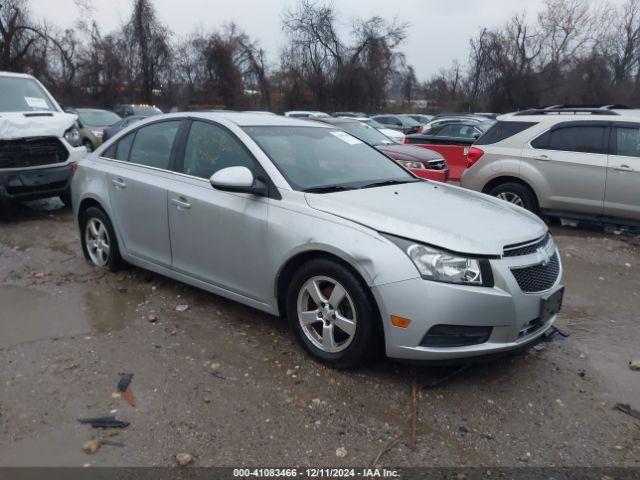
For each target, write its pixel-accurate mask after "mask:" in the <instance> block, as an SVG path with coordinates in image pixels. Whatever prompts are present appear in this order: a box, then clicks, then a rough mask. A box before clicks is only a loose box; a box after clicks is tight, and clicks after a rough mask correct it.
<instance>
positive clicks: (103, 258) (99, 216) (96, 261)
mask: <svg viewBox="0 0 640 480" xmlns="http://www.w3.org/2000/svg"><path fill="white" fill-rule="evenodd" d="M81 218H82V221H81V225H80V238H81V241H82V252H83V253H84V256H85V258H86V259H87V260H88V261H89V262H90V263H91V264H92V265H94V266H96V267H100V268H105V269H107V270H109V271H110V272H115V271H118V270H120V269H121V268H122V267H123V266H124V261H123V260H122V257H121V256H120V248H119V247H118V239H117V238H116V234H115V231H114V230H113V225H112V224H111V221H110V220H109V217H107V214H106V213H104V211H102V210H101V209H99V208H97V207H89V208H87V210H85V211H84V213H83V214H82V217H81Z"/></svg>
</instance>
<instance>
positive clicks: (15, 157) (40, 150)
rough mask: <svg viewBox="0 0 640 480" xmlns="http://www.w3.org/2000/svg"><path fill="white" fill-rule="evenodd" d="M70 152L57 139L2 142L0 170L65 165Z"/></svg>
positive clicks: (0, 147) (42, 138) (23, 139)
mask: <svg viewBox="0 0 640 480" xmlns="http://www.w3.org/2000/svg"><path fill="white" fill-rule="evenodd" d="M68 158H69V152H68V151H67V149H66V148H64V145H62V143H61V142H60V140H58V139H57V138H55V137H40V138H27V139H25V138H22V139H19V140H4V141H0V169H2V168H26V167H39V166H41V165H55V164H57V163H64V162H66V161H67V159H68Z"/></svg>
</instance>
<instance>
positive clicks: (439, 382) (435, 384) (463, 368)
mask: <svg viewBox="0 0 640 480" xmlns="http://www.w3.org/2000/svg"><path fill="white" fill-rule="evenodd" d="M469 367H471V364H470V363H465V364H464V365H462V366H460V367H458V368H456V369H455V370H452V371H451V372H449V373H448V374H446V375H444V376H443V377H440V378H439V379H437V380H434V381H433V382H431V383H429V384H428V385H425V386H424V388H425V389H427V390H428V389H431V388H436V387H439V386H440V385H442V384H444V383H447V382H448V381H449V380H451V379H452V378H454V377H457V376H458V375H460V374H461V373H462V372H465V371H466V370H468V369H469Z"/></svg>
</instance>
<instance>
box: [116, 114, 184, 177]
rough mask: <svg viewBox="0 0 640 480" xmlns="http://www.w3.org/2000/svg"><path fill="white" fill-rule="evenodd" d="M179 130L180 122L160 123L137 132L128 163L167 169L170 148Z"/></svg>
mask: <svg viewBox="0 0 640 480" xmlns="http://www.w3.org/2000/svg"><path fill="white" fill-rule="evenodd" d="M178 128H180V122H179V121H174V122H160V123H154V124H151V125H147V126H145V127H142V128H140V129H139V130H137V132H136V134H135V138H134V140H133V145H132V146H131V153H130V154H129V161H130V162H131V163H136V164H138V165H144V166H147V167H154V168H162V169H165V170H166V169H168V168H169V160H170V159H171V147H172V146H173V140H174V139H175V137H176V134H177V133H178ZM118 150H119V149H118Z"/></svg>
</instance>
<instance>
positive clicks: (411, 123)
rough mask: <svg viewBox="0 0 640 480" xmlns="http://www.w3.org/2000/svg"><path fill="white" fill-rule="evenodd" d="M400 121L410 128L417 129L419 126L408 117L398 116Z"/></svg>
mask: <svg viewBox="0 0 640 480" xmlns="http://www.w3.org/2000/svg"><path fill="white" fill-rule="evenodd" d="M398 116H399V117H400V118H401V119H402V121H403V122H404V123H406V124H407V125H409V126H410V127H419V126H420V125H421V124H420V123H418V122H416V121H415V120H414V119H413V118H411V117H410V116H409V115H398Z"/></svg>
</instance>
